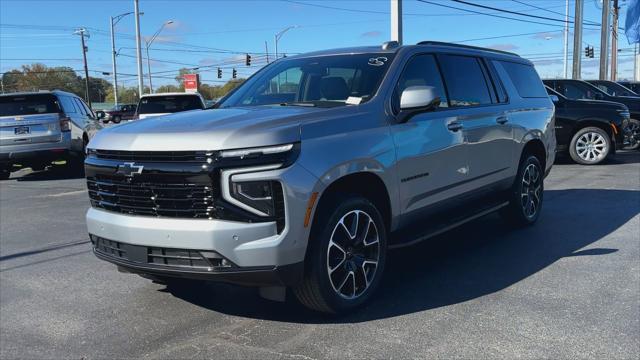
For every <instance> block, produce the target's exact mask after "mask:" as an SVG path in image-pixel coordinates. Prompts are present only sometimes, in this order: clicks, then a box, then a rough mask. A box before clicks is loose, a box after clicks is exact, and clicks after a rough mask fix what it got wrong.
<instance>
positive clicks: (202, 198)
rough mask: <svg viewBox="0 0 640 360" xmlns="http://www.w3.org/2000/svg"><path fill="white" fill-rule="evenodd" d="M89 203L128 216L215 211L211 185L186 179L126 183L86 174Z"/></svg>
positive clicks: (199, 215)
mask: <svg viewBox="0 0 640 360" xmlns="http://www.w3.org/2000/svg"><path fill="white" fill-rule="evenodd" d="M87 187H88V189H89V198H90V199H91V205H92V206H93V207H96V208H101V209H105V210H109V211H114V212H119V213H123V214H130V215H146V216H165V217H177V218H193V219H210V218H212V216H213V215H212V214H213V212H214V192H213V189H212V186H211V185H203V184H194V183H188V182H174V183H156V182H129V181H127V180H126V179H117V178H109V177H103V176H96V177H88V178H87Z"/></svg>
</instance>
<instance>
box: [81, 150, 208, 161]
mask: <svg viewBox="0 0 640 360" xmlns="http://www.w3.org/2000/svg"><path fill="white" fill-rule="evenodd" d="M90 151H91V155H93V156H95V157H97V158H98V159H104V160H122V161H143V162H201V163H204V162H205V161H207V158H208V157H211V156H212V155H213V152H206V151H122V150H93V149H92V150H90Z"/></svg>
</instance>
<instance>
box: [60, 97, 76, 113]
mask: <svg viewBox="0 0 640 360" xmlns="http://www.w3.org/2000/svg"><path fill="white" fill-rule="evenodd" d="M58 99H60V103H62V108H63V109H64V112H65V114H75V113H76V108H75V106H73V102H72V100H71V98H70V97H68V96H58Z"/></svg>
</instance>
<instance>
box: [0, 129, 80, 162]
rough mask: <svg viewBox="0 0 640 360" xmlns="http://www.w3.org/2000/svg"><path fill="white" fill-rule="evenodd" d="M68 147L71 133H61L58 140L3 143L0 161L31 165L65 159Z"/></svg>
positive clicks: (69, 146)
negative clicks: (37, 142)
mask: <svg viewBox="0 0 640 360" xmlns="http://www.w3.org/2000/svg"><path fill="white" fill-rule="evenodd" d="M70 149H71V134H70V133H63V134H62V136H61V139H60V141H58V142H52V143H40V144H19V145H3V146H2V147H0V163H2V164H21V165H31V164H36V163H38V164H41V163H47V162H51V161H56V160H66V159H67V158H68V157H69V154H70V151H69V150H70Z"/></svg>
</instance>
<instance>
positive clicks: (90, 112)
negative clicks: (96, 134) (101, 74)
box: [78, 99, 95, 118]
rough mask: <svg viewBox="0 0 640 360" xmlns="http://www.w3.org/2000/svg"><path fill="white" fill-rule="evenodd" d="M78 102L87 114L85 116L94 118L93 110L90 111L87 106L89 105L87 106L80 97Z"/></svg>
mask: <svg viewBox="0 0 640 360" xmlns="http://www.w3.org/2000/svg"><path fill="white" fill-rule="evenodd" d="M78 102H79V103H80V104H81V105H82V107H83V108H84V111H85V113H86V114H87V116H89V117H92V118H94V117H95V115H93V111H91V109H90V108H89V106H87V104H86V103H85V102H84V101H83V100H82V99H78Z"/></svg>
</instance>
